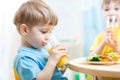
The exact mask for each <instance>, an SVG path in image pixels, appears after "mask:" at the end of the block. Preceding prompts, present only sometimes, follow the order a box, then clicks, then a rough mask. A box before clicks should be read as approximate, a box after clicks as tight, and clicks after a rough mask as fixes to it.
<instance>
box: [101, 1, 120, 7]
mask: <svg viewBox="0 0 120 80" xmlns="http://www.w3.org/2000/svg"><path fill="white" fill-rule="evenodd" d="M111 1H113V2H115V3H118V4H120V0H103V2H102V7H103V6H104V5H109V4H110V2H111Z"/></svg>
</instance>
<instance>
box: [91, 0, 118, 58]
mask: <svg viewBox="0 0 120 80" xmlns="http://www.w3.org/2000/svg"><path fill="white" fill-rule="evenodd" d="M102 10H103V15H104V19H105V20H106V19H107V18H108V17H109V21H110V22H112V17H113V16H114V17H116V22H117V26H112V28H111V27H107V28H106V29H105V31H104V32H102V33H100V34H99V35H98V36H97V37H96V39H95V41H94V43H93V45H92V46H91V48H90V52H91V54H90V56H93V55H94V54H98V55H99V54H102V55H107V54H108V53H110V52H116V53H120V0H103V3H102Z"/></svg>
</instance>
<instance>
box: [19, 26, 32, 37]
mask: <svg viewBox="0 0 120 80" xmlns="http://www.w3.org/2000/svg"><path fill="white" fill-rule="evenodd" d="M29 31H30V30H29V28H28V26H27V25H26V24H21V25H20V33H21V35H27V34H28V33H29Z"/></svg>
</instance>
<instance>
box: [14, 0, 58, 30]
mask: <svg viewBox="0 0 120 80" xmlns="http://www.w3.org/2000/svg"><path fill="white" fill-rule="evenodd" d="M57 22H58V18H57V16H56V15H55V14H54V12H53V10H52V9H51V8H50V7H49V6H48V5H47V4H46V3H44V2H43V1H42V0H29V1H27V2H25V3H23V4H22V5H21V7H20V8H19V9H18V11H17V12H16V14H15V16H14V24H15V25H16V27H17V29H18V31H19V26H20V25H21V24H26V25H27V26H30V27H32V26H35V25H37V24H38V23H40V24H48V25H54V26H55V25H57Z"/></svg>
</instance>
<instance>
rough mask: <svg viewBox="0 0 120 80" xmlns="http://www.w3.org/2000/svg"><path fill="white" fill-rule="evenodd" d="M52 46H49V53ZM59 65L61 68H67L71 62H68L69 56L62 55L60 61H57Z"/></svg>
mask: <svg viewBox="0 0 120 80" xmlns="http://www.w3.org/2000/svg"><path fill="white" fill-rule="evenodd" d="M50 50H51V48H48V49H47V51H48V53H50ZM57 67H58V68H59V69H60V70H65V69H67V68H68V67H69V63H68V58H67V56H62V57H61V58H60V60H59V62H58V63H57Z"/></svg>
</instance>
